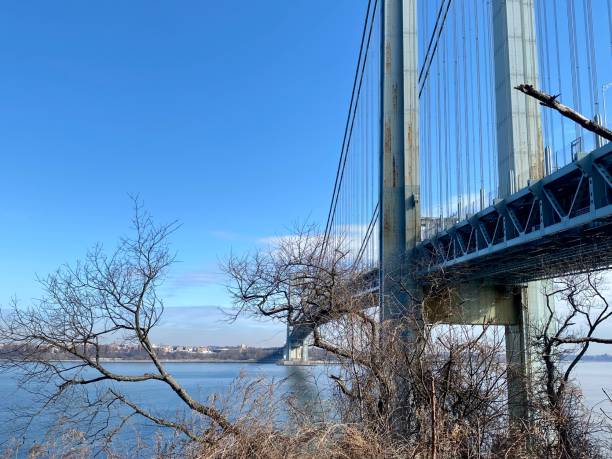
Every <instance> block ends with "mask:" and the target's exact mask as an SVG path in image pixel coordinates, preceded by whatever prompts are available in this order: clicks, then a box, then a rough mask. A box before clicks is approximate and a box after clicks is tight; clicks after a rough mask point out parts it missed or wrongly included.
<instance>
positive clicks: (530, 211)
mask: <svg viewBox="0 0 612 459" xmlns="http://www.w3.org/2000/svg"><path fill="white" fill-rule="evenodd" d="M500 228H501V229H503V232H502V231H501V229H500ZM502 233H503V234H502ZM608 247H612V143H609V144H607V145H605V146H603V147H601V148H599V149H597V150H594V151H592V152H591V153H590V154H588V155H586V156H585V157H584V158H582V159H580V160H578V161H574V162H572V163H570V164H568V165H567V166H565V167H563V168H562V169H559V170H558V171H556V172H554V173H553V174H550V175H548V176H546V177H544V178H543V179H541V180H539V181H537V182H535V183H532V184H530V186H528V187H526V188H524V189H522V190H520V191H518V192H516V193H514V194H512V195H511V196H509V197H507V198H506V199H503V200H499V201H496V202H495V204H494V205H493V206H490V207H488V208H486V209H484V210H482V211H480V212H478V213H476V214H475V215H472V216H471V217H470V218H468V219H466V220H464V221H461V222H458V223H457V224H455V225H453V226H452V227H451V228H449V229H447V230H444V231H441V232H440V233H438V234H436V235H435V236H434V237H432V238H429V239H427V240H424V241H422V242H421V243H420V244H419V245H418V246H417V248H416V250H417V251H418V259H419V268H418V270H419V273H420V275H430V274H434V273H435V272H437V271H440V270H444V272H445V273H447V274H451V275H456V276H458V277H469V278H470V279H483V278H491V280H495V281H499V280H500V279H501V280H507V281H508V283H512V282H516V281H518V280H520V281H521V282H525V281H529V280H536V279H540V278H545V277H553V276H555V275H560V274H563V271H564V270H566V271H567V270H571V269H573V268H572V267H571V265H572V262H573V261H576V262H578V261H581V262H583V261H584V256H585V254H587V253H588V254H590V255H591V256H592V259H589V260H588V263H590V264H591V267H592V268H604V267H607V266H611V265H612V251H611V250H608V249H607V248H608ZM573 249H575V251H574V252H572V250H573ZM559 253H564V254H565V255H564V257H565V259H564V260H562V261H563V265H564V267H561V266H559V267H558V268H555V269H550V267H549V266H546V259H547V257H550V258H551V259H554V258H555V256H556V255H555V254H557V255H558V254H559ZM579 258H580V260H579ZM559 262H561V260H560V261H559ZM504 266H507V269H505V268H504ZM517 266H520V267H521V268H520V269H518V268H516V267H517ZM547 270H548V271H550V272H547ZM463 272H465V274H462V273H463Z"/></svg>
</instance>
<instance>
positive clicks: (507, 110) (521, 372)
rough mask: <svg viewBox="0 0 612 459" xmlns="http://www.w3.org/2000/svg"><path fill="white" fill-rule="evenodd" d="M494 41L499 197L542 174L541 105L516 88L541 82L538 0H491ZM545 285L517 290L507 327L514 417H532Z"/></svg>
mask: <svg viewBox="0 0 612 459" xmlns="http://www.w3.org/2000/svg"><path fill="white" fill-rule="evenodd" d="M493 43H494V64H495V98H496V114H497V149H498V173H499V190H498V196H499V197H501V198H504V197H506V196H508V195H509V194H511V193H513V192H514V191H517V190H518V189H520V188H523V187H525V186H528V183H529V180H530V179H531V180H534V179H539V178H541V177H542V176H543V172H544V149H543V144H542V130H541V122H540V109H539V105H538V103H537V101H536V100H535V99H532V98H529V97H527V96H525V95H524V94H521V93H519V92H518V91H517V90H515V89H514V87H515V86H517V85H519V84H524V83H526V84H532V85H534V86H537V80H538V75H537V68H538V66H537V59H536V56H537V48H536V34H535V11H534V0H494V1H493ZM543 287H544V284H543V283H541V282H533V283H530V284H529V285H527V286H526V287H522V288H517V291H516V293H515V298H514V301H513V304H514V306H513V307H514V308H515V312H516V314H517V315H518V317H519V321H518V323H517V324H516V325H507V326H506V356H507V360H508V364H509V372H508V392H509V393H508V397H509V411H510V417H511V418H513V419H515V420H516V419H520V420H524V421H527V420H528V398H527V397H528V394H529V386H530V384H529V382H530V380H531V376H532V373H533V370H534V366H533V364H534V361H535V359H534V357H535V356H532V355H531V352H530V350H531V343H532V334H531V331H532V330H533V327H536V326H537V324H538V323H541V321H542V320H543V317H544V312H545V307H544V304H545V303H544V299H543V297H542V293H541V291H542V289H543Z"/></svg>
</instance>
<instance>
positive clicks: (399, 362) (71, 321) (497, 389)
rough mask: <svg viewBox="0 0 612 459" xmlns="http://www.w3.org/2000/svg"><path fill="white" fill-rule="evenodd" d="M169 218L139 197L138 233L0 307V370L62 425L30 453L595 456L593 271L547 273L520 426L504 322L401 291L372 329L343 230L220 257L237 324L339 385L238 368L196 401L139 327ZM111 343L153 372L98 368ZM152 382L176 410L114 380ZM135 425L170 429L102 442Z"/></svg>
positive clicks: (160, 273) (302, 234)
mask: <svg viewBox="0 0 612 459" xmlns="http://www.w3.org/2000/svg"><path fill="white" fill-rule="evenodd" d="M175 228H176V226H175V225H174V224H171V225H157V224H155V223H154V222H153V220H152V219H151V218H150V216H149V215H148V214H146V212H144V211H143V210H142V208H141V207H140V205H138V204H137V205H136V208H135V217H134V221H133V230H134V232H133V236H132V237H129V238H124V239H122V240H121V241H120V244H119V246H118V248H117V249H116V250H115V251H114V252H112V253H111V254H106V253H105V252H104V251H103V250H102V248H100V247H98V248H95V249H94V250H93V251H91V252H90V253H89V254H88V256H87V257H86V259H85V260H84V261H83V262H81V263H78V264H77V265H75V266H72V267H63V268H61V269H60V270H58V271H57V272H56V273H53V274H51V275H50V276H49V277H48V278H46V279H43V280H42V286H43V290H44V291H45V296H43V297H42V299H41V300H39V301H38V302H35V303H34V304H32V305H29V306H27V307H22V306H20V305H14V309H13V311H12V313H10V314H6V313H5V315H4V316H3V317H2V321H1V323H0V339H1V340H2V341H3V342H5V343H10V344H11V346H15V345H17V346H19V345H21V346H23V349H24V352H23V353H22V355H20V356H19V358H16V357H15V356H11V355H9V356H5V357H6V359H5V360H3V362H2V364H1V366H2V367H3V368H4V369H5V370H11V371H18V372H19V374H20V375H21V380H20V384H21V386H22V387H23V388H24V389H25V390H29V391H31V392H33V393H34V394H35V395H36V398H37V399H38V400H39V402H40V405H39V406H37V407H36V408H35V410H37V411H38V413H40V412H45V413H50V412H54V413H55V414H56V415H57V418H58V423H57V424H56V428H57V431H56V432H61V435H59V436H58V437H57V438H59V440H58V441H57V442H54V443H53V444H49V445H46V447H45V448H42V449H41V448H38V449H34V450H32V451H31V457H47V456H52V455H53V454H56V455H57V457H89V456H90V455H92V454H93V452H94V451H99V452H102V453H103V454H104V455H106V456H109V457H112V456H117V457H123V456H124V455H129V456H132V457H133V456H134V455H137V454H140V455H141V456H147V457H194V458H196V457H198V458H199V457H201V458H251V457H259V458H270V459H274V458H285V457H289V458H316V457H330V458H379V457H389V458H394V457H397V458H399V457H423V458H426V457H427V458H447V457H448V458H452V457H457V458H471V457H474V458H476V457H483V458H497V457H550V458H582V457H585V458H586V457H605V451H606V449H605V448H609V447H610V445H609V444H608V443H607V441H608V439H609V438H610V435H611V431H610V424H609V423H608V421H609V419H607V418H606V416H605V413H604V414H602V415H601V416H596V413H593V412H591V411H589V410H587V409H586V408H585V407H584V405H583V403H582V397H581V395H580V390H579V388H578V387H577V386H575V385H574V384H573V374H574V372H575V369H576V365H577V364H578V362H579V361H580V359H581V358H582V356H583V355H584V353H585V352H587V350H588V348H589V346H591V345H592V343H594V342H597V343H607V342H608V341H607V340H605V339H602V338H600V337H598V336H599V335H598V334H597V330H598V329H600V328H601V324H603V323H605V322H606V321H607V320H608V319H609V317H610V316H611V315H612V310H611V309H610V308H609V304H608V299H607V298H608V297H607V291H606V290H605V288H604V286H603V284H602V276H601V275H599V274H597V273H586V274H582V275H579V276H572V277H567V278H562V279H559V280H556V281H554V282H551V283H549V284H547V285H548V289H547V295H548V298H550V300H551V302H550V303H549V304H550V305H552V301H553V299H554V300H555V301H557V302H561V301H562V302H564V303H566V304H568V305H569V307H568V308H567V309H563V310H562V311H555V309H554V308H552V306H551V307H550V308H549V315H548V320H547V321H546V323H545V324H540V326H539V327H538V329H537V330H534V333H533V334H532V335H533V336H534V339H533V341H534V342H533V343H530V344H531V345H532V349H533V350H534V351H533V356H534V358H535V359H536V360H537V362H538V365H536V366H535V368H536V369H537V370H536V372H537V374H536V375H535V377H534V378H533V384H532V385H531V386H530V387H529V394H528V395H529V397H528V400H529V402H530V413H531V416H530V418H529V419H525V420H523V421H522V422H519V421H516V420H514V421H513V420H510V419H509V416H508V399H507V398H508V396H507V394H508V388H507V373H508V367H507V365H506V362H505V359H504V358H503V356H504V349H505V347H504V340H503V336H502V334H501V333H500V331H499V329H498V327H495V326H493V325H490V324H487V323H482V324H481V325H479V326H477V327H474V326H445V325H442V324H436V323H428V322H427V321H426V320H423V318H422V316H421V314H418V313H417V312H418V311H420V310H422V305H423V302H424V301H425V299H424V298H415V297H414V295H411V294H410V292H408V291H405V292H404V293H405V294H406V295H405V297H406V296H407V297H409V298H410V301H409V303H408V304H402V305H398V306H402V307H405V308H406V310H405V313H404V314H403V315H402V319H401V320H392V321H384V322H381V321H380V320H379V317H378V313H377V311H376V308H374V307H373V306H374V305H376V304H377V303H378V297H377V293H376V292H372V291H371V290H370V289H369V288H368V285H367V281H366V279H367V278H368V275H367V273H364V272H363V271H361V270H359V269H356V268H355V267H354V266H352V265H351V264H350V263H349V262H348V260H349V253H348V251H347V250H346V249H345V248H344V246H345V245H344V244H343V241H336V242H333V243H331V244H328V245H327V246H326V250H322V246H321V245H322V242H323V241H322V240H321V238H320V237H319V235H318V234H319V233H318V232H317V230H316V229H315V228H310V227H306V228H301V229H299V230H298V231H296V234H295V235H294V236H293V237H291V238H285V239H279V240H278V241H276V243H275V244H274V245H273V246H271V247H269V248H265V249H263V250H261V251H258V252H256V253H255V254H254V255H250V256H244V257H232V258H230V259H229V260H228V261H227V263H226V264H225V266H224V268H225V270H226V273H227V275H228V278H229V285H230V294H231V295H232V298H233V300H234V304H235V309H234V316H235V317H236V316H239V315H247V316H253V317H257V318H266V319H269V320H278V321H281V322H288V323H289V324H290V325H292V326H307V327H310V328H311V329H312V339H313V345H314V346H316V347H318V348H320V349H323V350H325V351H326V352H327V353H328V354H329V355H332V356H334V359H333V362H331V363H330V366H329V369H328V372H329V378H330V379H331V385H332V387H333V392H332V394H331V395H329V396H326V397H324V398H325V400H322V401H321V403H322V404H324V406H323V407H321V409H319V410H315V411H313V412H308V411H307V410H303V409H301V408H300V406H298V405H297V404H295V403H293V402H292V399H291V398H290V397H285V396H283V395H282V390H283V389H282V386H281V388H280V389H279V387H278V385H277V384H276V383H274V382H272V383H271V382H270V381H267V380H265V379H249V378H246V377H241V378H238V379H237V380H236V382H235V384H234V385H233V386H232V387H231V388H229V389H228V391H227V393H225V394H219V395H216V396H212V397H210V398H208V399H206V400H202V399H200V398H199V397H197V396H196V395H194V394H191V393H189V392H188V391H187V390H186V389H185V388H184V387H183V386H182V385H181V384H180V382H179V381H177V380H176V379H175V378H174V377H173V376H172V374H171V373H170V372H169V371H168V370H167V369H166V367H165V365H164V363H163V362H162V361H161V360H160V359H159V356H158V355H157V354H156V350H155V349H154V347H153V346H152V344H151V341H150V333H151V330H152V329H153V328H154V327H156V326H157V324H158V323H159V320H160V318H161V317H162V314H163V306H164V303H163V299H162V298H160V297H159V296H158V287H159V285H160V284H161V282H162V280H163V278H164V276H165V274H166V272H167V270H168V269H169V267H170V266H171V265H172V263H173V261H174V256H173V255H172V252H171V251H170V247H169V245H168V238H169V236H170V235H171V234H172V232H173V231H174V229H175ZM364 284H366V285H364ZM398 285H399V287H398V288H400V289H401V288H402V285H401V282H400V283H398ZM439 285H440V286H443V283H442V282H441V283H440V284H439ZM440 288H450V287H440ZM439 293H440V292H439V291H438V294H439ZM110 337H112V339H122V340H125V341H129V342H136V343H139V344H140V345H141V346H142V348H143V349H144V350H145V351H146V352H147V355H148V358H149V359H150V361H151V363H152V364H153V368H154V371H150V372H144V373H141V374H136V375H134V374H119V373H117V372H116V371H114V370H113V369H112V368H110V367H108V366H107V365H106V363H105V362H104V361H102V360H101V359H100V358H99V352H98V350H99V348H100V346H101V345H102V344H103V343H104V342H106V340H108V339H109V338H110ZM49 346H53V347H55V348H59V349H61V350H62V352H65V353H69V354H71V355H72V356H73V358H74V359H75V360H74V361H73V362H71V363H70V364H69V365H66V363H65V362H57V361H54V360H52V359H50V358H49V354H48V353H47V352H37V349H48V347H49ZM567 355H571V356H572V357H571V359H570V360H569V362H568V363H565V362H566V361H565V360H563V357H564V356H565V358H567ZM146 381H149V382H150V381H154V382H155V383H157V384H161V385H163V386H164V387H166V388H167V389H168V391H170V392H172V393H174V394H175V395H176V396H177V398H178V400H180V401H181V403H182V409H180V410H177V412H176V413H175V415H173V416H170V415H167V414H164V415H160V414H158V413H156V412H154V411H153V410H150V409H149V408H147V407H145V406H142V405H141V404H139V403H138V402H137V401H135V400H132V399H130V398H129V397H128V396H127V395H125V393H123V392H121V390H120V387H121V384H141V383H143V382H146ZM22 414H23V413H22ZM29 414H32V415H35V414H36V412H33V413H29ZM135 418H141V419H145V420H147V421H148V422H149V423H152V424H154V425H157V426H158V427H159V428H160V429H163V430H165V431H170V432H173V433H174V435H172V436H168V435H166V436H163V437H159V438H157V439H150V438H148V439H143V441H142V444H141V445H140V446H139V447H140V448H141V449H140V452H138V448H132V449H131V450H130V451H129V454H128V453H126V452H125V451H123V453H122V450H121V445H117V444H116V443H113V438H115V437H116V435H117V433H118V432H120V431H121V430H124V429H126V428H128V427H129V425H130V421H131V420H133V419H135ZM84 426H85V427H86V428H84Z"/></svg>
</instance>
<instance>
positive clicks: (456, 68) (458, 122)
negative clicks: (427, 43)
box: [453, 3, 463, 220]
mask: <svg viewBox="0 0 612 459" xmlns="http://www.w3.org/2000/svg"><path fill="white" fill-rule="evenodd" d="M455 5H457V3H455ZM453 59H454V69H453V80H454V81H455V110H454V113H455V157H456V159H455V160H456V163H457V186H456V188H457V191H456V193H457V219H458V220H461V219H462V218H463V217H462V213H463V212H462V209H461V207H462V202H461V201H462V199H461V184H462V180H463V177H462V174H461V172H462V171H461V135H460V134H459V133H460V132H461V117H460V116H459V107H460V106H461V104H460V103H459V62H458V47H457V7H456V6H455V14H454V15H453Z"/></svg>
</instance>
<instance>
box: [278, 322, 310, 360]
mask: <svg viewBox="0 0 612 459" xmlns="http://www.w3.org/2000/svg"><path fill="white" fill-rule="evenodd" d="M309 347H310V346H309V344H308V342H307V340H306V339H304V340H303V341H300V342H296V341H293V340H292V339H291V327H289V325H287V341H286V342H285V351H284V356H283V357H284V361H285V363H286V364H294V365H299V364H300V363H303V364H307V363H308V350H309Z"/></svg>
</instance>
